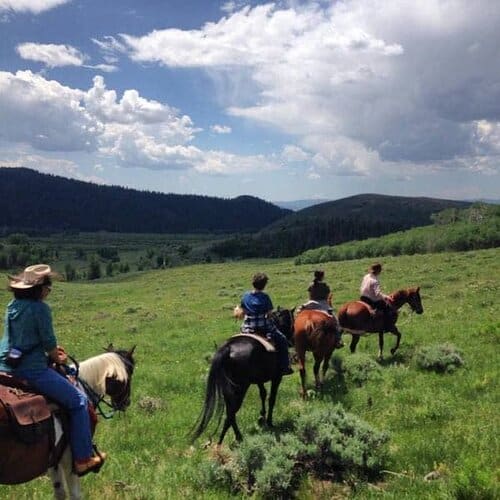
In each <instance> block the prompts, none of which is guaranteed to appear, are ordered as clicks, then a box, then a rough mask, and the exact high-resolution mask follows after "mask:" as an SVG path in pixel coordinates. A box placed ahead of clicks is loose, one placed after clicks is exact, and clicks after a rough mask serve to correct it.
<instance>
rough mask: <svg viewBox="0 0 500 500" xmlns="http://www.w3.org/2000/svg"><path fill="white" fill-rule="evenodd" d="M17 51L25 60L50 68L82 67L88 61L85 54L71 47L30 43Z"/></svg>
mask: <svg viewBox="0 0 500 500" xmlns="http://www.w3.org/2000/svg"><path fill="white" fill-rule="evenodd" d="M16 50H17V53H18V54H19V55H20V56H21V57H22V58H23V59H28V60H30V61H36V62H41V63H43V64H45V65H46V66H48V67H49V68H56V67H59V66H82V65H83V63H84V62H85V60H86V59H87V58H86V56H85V55H84V54H82V53H81V52H80V51H79V50H77V49H75V48H74V47H71V46H70V45H54V44H44V43H31V42H28V43H21V44H19V45H18V46H17V47H16Z"/></svg>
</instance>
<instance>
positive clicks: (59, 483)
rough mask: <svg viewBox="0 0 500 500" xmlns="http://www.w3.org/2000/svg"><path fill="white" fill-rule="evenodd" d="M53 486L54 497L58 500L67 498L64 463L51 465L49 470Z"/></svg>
mask: <svg viewBox="0 0 500 500" xmlns="http://www.w3.org/2000/svg"><path fill="white" fill-rule="evenodd" d="M48 474H49V477H50V481H51V482H52V487H53V488H54V498H55V499H56V500H64V499H65V498H66V490H65V488H66V484H65V483H66V481H65V479H64V474H63V471H62V465H61V464H60V463H59V464H57V465H56V466H55V467H50V468H49V470H48Z"/></svg>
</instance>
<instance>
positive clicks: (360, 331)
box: [338, 287, 424, 359]
mask: <svg viewBox="0 0 500 500" xmlns="http://www.w3.org/2000/svg"><path fill="white" fill-rule="evenodd" d="M389 303H390V305H391V306H392V309H393V314H392V317H391V318H390V320H389V321H384V317H383V314H382V312H381V311H375V310H374V309H373V308H371V307H370V306H369V305H368V304H366V303H365V302H362V301H359V300H355V301H352V302H347V303H346V304H344V305H343V306H342V307H341V308H340V309H339V313H338V318H339V323H340V326H341V328H342V330H343V331H344V332H347V333H350V334H352V341H351V345H350V349H351V352H355V351H356V346H357V345H358V342H359V339H360V337H361V335H364V334H366V333H378V339H379V353H378V356H379V359H382V358H383V349H384V332H390V333H392V334H393V335H395V336H396V344H395V345H394V347H393V348H392V349H391V354H393V355H394V353H395V352H396V351H397V350H398V348H399V343H400V340H401V333H400V331H399V330H398V328H397V327H396V322H397V320H398V311H399V309H400V308H401V307H402V306H403V305H404V304H408V305H409V306H410V308H411V310H412V311H414V312H416V313H417V314H422V313H423V312H424V308H423V307H422V300H421V298H420V287H416V288H404V289H402V290H397V291H396V292H393V293H391V294H390V295H389Z"/></svg>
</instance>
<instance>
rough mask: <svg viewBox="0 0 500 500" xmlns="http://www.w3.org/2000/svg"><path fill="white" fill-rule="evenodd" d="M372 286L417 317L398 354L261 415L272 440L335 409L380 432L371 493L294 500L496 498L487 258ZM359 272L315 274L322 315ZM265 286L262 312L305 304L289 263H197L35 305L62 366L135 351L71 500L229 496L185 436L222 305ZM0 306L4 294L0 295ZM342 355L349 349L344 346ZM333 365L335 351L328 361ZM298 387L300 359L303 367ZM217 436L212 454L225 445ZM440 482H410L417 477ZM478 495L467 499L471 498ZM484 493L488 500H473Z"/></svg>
mask: <svg viewBox="0 0 500 500" xmlns="http://www.w3.org/2000/svg"><path fill="white" fill-rule="evenodd" d="M383 263H384V272H383V275H382V277H381V278H382V283H383V287H384V289H385V290H386V291H387V292H389V291H393V290H396V289H399V288H403V287H407V286H414V285H419V286H421V294H422V301H423V305H424V309H425V312H424V314H423V315H422V316H416V315H413V314H410V313H409V311H408V309H407V307H406V306H405V307H404V308H403V309H402V313H401V316H400V319H399V322H398V325H399V327H400V330H401V331H402V333H403V336H402V341H401V347H400V350H399V351H398V353H397V355H396V356H395V357H394V358H392V357H391V356H390V354H389V348H390V347H391V346H392V344H393V342H394V340H393V339H392V337H390V336H387V337H386V347H385V354H386V358H385V360H384V361H383V362H382V363H381V364H380V369H381V370H380V374H378V373H377V376H376V377H367V380H366V381H364V382H363V383H362V384H361V385H360V384H359V383H356V381H355V380H351V379H350V378H349V374H348V373H343V374H340V375H338V376H336V375H335V373H334V371H333V370H331V371H329V374H328V375H327V381H326V384H325V388H324V390H323V392H322V393H320V394H314V391H311V393H312V394H313V395H314V397H313V398H311V400H309V401H307V402H303V401H302V400H301V399H300V398H299V395H298V394H299V385H300V382H299V376H298V374H294V375H292V376H290V377H286V378H285V380H284V381H283V383H282V386H281V387H280V392H279V395H278V402H277V406H276V409H275V418H274V420H275V425H276V426H277V429H278V432H279V431H280V429H281V430H285V429H286V428H287V425H288V427H289V422H290V421H291V420H292V419H294V418H295V417H296V415H297V413H298V412H300V413H301V414H303V413H304V412H308V411H310V410H312V409H320V408H323V407H329V406H331V405H334V404H336V403H341V404H342V405H343V406H344V408H345V409H346V411H348V412H350V413H353V414H355V415H357V416H358V417H359V418H361V419H362V420H365V421H366V422H367V423H369V424H370V425H371V426H373V427H374V428H376V429H379V430H381V431H385V432H388V433H389V434H390V441H389V462H388V465H387V470H388V472H386V473H384V475H383V476H382V477H381V478H380V480H379V481H378V482H377V483H375V484H372V485H368V484H365V483H359V484H356V485H347V484H329V483H325V482H320V481H317V480H315V479H314V478H313V477H309V478H307V479H306V480H304V481H303V483H302V484H301V485H300V490H299V497H300V498H305V499H308V498H311V499H312V498H325V499H326V498H335V495H337V497H338V498H342V497H345V496H346V495H349V496H351V497H353V498H360V499H365V498H370V499H371V498H384V499H385V498H387V499H452V498H494V496H495V495H496V496H497V497H498V493H499V492H498V490H495V485H496V484H498V470H499V469H498V465H499V464H498V457H499V456H500V454H499V446H498V437H497V436H498V424H499V419H498V403H499V401H498V399H499V391H498V387H497V386H498V379H499V369H498V366H499V363H498V355H497V352H498V344H499V333H500V323H499V320H498V310H499V309H498V303H499V300H500V293H499V288H498V276H499V275H500V250H499V249H490V250H481V251H474V252H466V253H446V254H428V255H417V256H411V257H410V256H401V257H387V258H385V259H384V261H383ZM369 264H370V261H369V260H366V259H364V260H357V261H342V262H335V263H332V262H329V263H325V264H324V265H323V268H324V269H325V271H326V276H327V281H328V283H329V285H330V287H331V288H332V291H333V294H334V304H335V305H336V307H337V308H338V306H339V305H340V304H342V303H343V302H345V301H347V300H351V299H353V298H356V297H357V295H358V286H359V281H360V279H361V277H362V276H363V274H364V272H365V270H366V268H367V267H368V265H369ZM258 270H263V271H265V272H266V273H267V274H268V275H269V276H270V281H269V284H268V292H269V293H270V295H271V297H272V299H273V302H274V305H275V306H278V305H281V306H283V307H292V306H294V305H297V304H299V303H301V302H302V301H303V300H304V299H305V296H306V289H307V286H308V284H309V282H310V278H311V275H312V271H313V267H312V265H303V266H295V265H294V264H293V261H292V260H267V261H264V260H258V261H257V260H256V261H242V262H236V263H226V264H205V265H193V266H185V267H177V268H171V269H166V270H161V271H149V272H145V273H139V274H134V275H128V276H127V275H122V276H120V278H117V279H115V280H106V281H105V282H95V283H85V282H74V283H57V284H56V286H54V289H53V292H52V295H51V297H50V304H51V306H52V310H53V316H54V322H55V327H56V332H57V335H58V338H59V341H60V343H62V344H63V345H65V346H66V348H67V350H68V351H69V352H70V353H71V354H72V355H74V356H76V357H77V359H84V358H87V357H89V356H93V355H95V354H98V353H100V352H102V348H104V347H105V346H107V345H108V343H109V342H113V343H114V345H115V346H117V347H118V346H119V347H127V348H128V347H131V346H132V345H134V344H137V349H136V355H137V360H138V364H137V370H136V373H135V375H134V384H133V395H132V396H133V402H132V405H131V407H130V408H129V410H128V411H127V413H126V414H125V415H121V416H120V415H119V416H117V417H115V418H114V419H113V420H110V421H101V422H100V424H99V426H98V428H97V435H96V441H97V443H98V445H99V446H100V448H102V449H103V450H104V451H106V452H108V453H109V455H110V459H109V461H108V463H107V464H106V465H105V467H104V468H103V470H102V472H101V473H100V474H98V475H97V476H92V477H90V476H86V477H85V478H83V480H82V483H83V491H84V494H85V496H86V497H89V498H90V497H92V496H94V497H97V498H110V499H114V498H117V499H118V498H125V499H166V498H172V499H177V498H188V497H189V498H204V499H226V498H238V497H239V496H232V495H231V492H229V491H226V490H221V489H215V488H214V489H210V488H209V489H207V488H204V489H200V485H199V484H200V483H199V470H200V467H201V464H202V463H204V462H205V461H207V460H208V459H209V456H210V454H211V453H212V452H211V451H210V450H207V449H204V448H203V444H204V442H205V441H206V439H208V436H207V438H206V439H205V438H204V437H202V438H201V439H200V440H199V442H197V443H195V445H194V446H191V445H190V443H189V441H188V439H187V437H186V436H187V434H188V432H189V430H190V429H191V428H192V426H193V424H194V422H195V421H196V418H197V416H198V414H199V411H200V409H201V405H202V401H203V395H204V389H205V379H206V375H207V371H208V368H209V364H208V361H207V359H208V358H209V356H210V355H211V353H212V352H213V350H214V346H215V344H220V343H221V342H222V341H223V340H224V339H226V338H227V337H229V336H230V335H231V334H232V333H234V332H235V331H236V330H237V328H238V323H236V322H235V321H234V320H233V319H232V318H231V311H232V308H233V306H234V305H235V304H236V303H237V302H238V301H239V298H240V295H241V294H242V293H243V292H244V291H245V290H246V289H247V288H249V286H250V281H251V276H252V274H253V273H254V272H255V271H258ZM0 297H1V299H2V302H3V303H4V304H6V303H7V301H8V300H9V298H10V296H9V294H8V292H6V291H4V290H3V291H1V292H0ZM345 340H346V341H347V342H346V343H348V342H349V340H350V339H349V337H348V338H347V339H345ZM444 343H450V344H453V345H454V346H456V348H457V349H458V350H459V351H460V353H461V355H462V357H463V360H464V365H463V366H462V367H460V368H457V369H456V370H455V371H454V372H453V373H445V374H441V373H435V372H432V371H425V370H421V369H419V368H418V367H417V364H416V360H415V358H416V353H417V352H418V350H419V349H420V348H422V347H424V346H427V345H432V344H444ZM358 351H359V352H360V355H363V356H369V357H371V359H372V360H375V359H376V355H377V338H376V336H371V337H367V338H363V339H361V341H360V343H359V345H358ZM337 356H339V357H340V358H349V357H350V356H351V355H350V354H349V352H348V348H347V347H346V348H344V349H343V350H342V351H339V353H338V354H337ZM307 369H308V381H309V386H310V387H311V388H312V364H311V355H310V354H308V360H307ZM258 411H259V404H258V393H257V389H256V388H255V387H253V388H252V389H251V390H250V391H249V394H248V396H247V398H246V400H245V402H244V404H243V408H242V409H241V410H240V412H239V413H238V420H239V424H240V428H241V430H242V432H243V434H244V436H250V435H252V434H256V433H260V432H263V431H262V430H261V429H259V428H258V426H257V425H256V421H257V416H258ZM234 445H235V443H234V437H233V435H232V433H228V436H227V437H226V441H225V446H231V447H232V446H234ZM435 469H437V470H439V471H440V473H441V478H440V479H437V480H435V481H424V476H425V475H426V474H427V473H429V472H430V471H432V470H435ZM476 494H477V495H480V496H476V497H474V496H473V495H476ZM50 495H51V487H50V483H49V481H48V479H46V478H40V479H37V480H35V481H32V482H31V483H28V484H24V485H18V486H0V498H2V499H12V500H14V499H16V500H17V499H45V498H49V497H50ZM488 495H489V496H488Z"/></svg>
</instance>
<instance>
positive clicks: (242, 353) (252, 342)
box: [212, 335, 277, 384]
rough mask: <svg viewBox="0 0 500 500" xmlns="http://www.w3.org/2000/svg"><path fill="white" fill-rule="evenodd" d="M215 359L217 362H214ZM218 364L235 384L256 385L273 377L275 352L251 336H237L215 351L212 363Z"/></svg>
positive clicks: (218, 368)
mask: <svg viewBox="0 0 500 500" xmlns="http://www.w3.org/2000/svg"><path fill="white" fill-rule="evenodd" d="M216 359H217V361H215V360H216ZM214 362H215V363H217V364H218V366H217V367H216V369H217V370H223V371H224V372H226V373H227V375H228V376H229V377H230V379H231V380H232V381H233V382H235V383H241V384H246V383H250V384H257V383H261V382H267V381H268V380H271V378H273V376H275V372H276V369H277V368H276V367H277V363H276V352H275V351H274V352H273V351H268V350H267V349H266V347H265V345H264V344H263V343H262V342H261V341H260V340H259V339H256V338H254V336H251V335H238V336H235V337H231V338H230V339H228V340H227V341H226V342H225V343H224V344H223V345H222V346H221V347H220V348H219V349H218V351H217V353H216V355H215V356H214V361H212V366H214Z"/></svg>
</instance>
